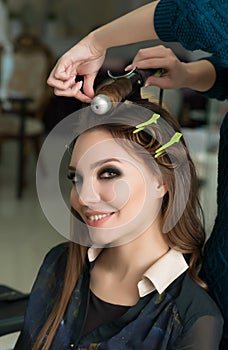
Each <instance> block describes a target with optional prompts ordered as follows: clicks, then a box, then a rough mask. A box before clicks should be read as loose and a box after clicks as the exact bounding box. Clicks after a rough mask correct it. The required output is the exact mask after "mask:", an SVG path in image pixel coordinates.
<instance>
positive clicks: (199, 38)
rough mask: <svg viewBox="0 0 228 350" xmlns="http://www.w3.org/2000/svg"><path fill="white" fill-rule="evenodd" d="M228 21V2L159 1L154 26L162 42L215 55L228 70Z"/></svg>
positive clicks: (207, 0)
mask: <svg viewBox="0 0 228 350" xmlns="http://www.w3.org/2000/svg"><path fill="white" fill-rule="evenodd" d="M227 18H228V1H227V0H216V1H214V0H200V1H199V0H160V2H159V3H158V5H157V7H156V10H155V16H154V26H155V30H156V32H157V35H158V37H159V38H160V39H161V40H162V41H178V42H180V43H181V44H182V45H183V46H184V47H185V48H186V49H188V50H197V49H200V50H203V51H206V52H210V53H214V54H215V55H216V57H217V58H218V59H219V60H220V63H221V64H225V65H227V66H228V31H227Z"/></svg>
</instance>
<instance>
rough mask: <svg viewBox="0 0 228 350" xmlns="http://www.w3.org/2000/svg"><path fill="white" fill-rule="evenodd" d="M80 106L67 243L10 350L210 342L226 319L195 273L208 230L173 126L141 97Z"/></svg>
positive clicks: (47, 264)
mask: <svg viewBox="0 0 228 350" xmlns="http://www.w3.org/2000/svg"><path fill="white" fill-rule="evenodd" d="M80 113H81V119H80V118H79V124H80V123H84V124H85V125H86V124H87V128H86V127H85V125H84V127H81V131H79V132H76V134H75V135H76V138H75V140H74V141H73V142H72V145H71V146H72V147H71V150H72V152H71V160H70V164H69V169H68V178H69V179H70V180H71V181H72V189H71V194H70V204H71V208H72V216H71V219H72V231H73V232H72V237H71V238H72V241H71V242H69V243H66V244H62V245H60V246H57V247H55V248H53V249H52V250H51V252H49V253H48V255H47V256H46V258H45V260H44V263H43V265H42V267H41V269H40V272H39V274H38V277H37V279H36V282H35V284H34V287H33V290H32V293H31V297H30V301H29V305H28V309H27V313H26V318H25V325H24V329H23V331H22V333H21V335H20V338H19V340H18V343H17V345H16V347H15V350H22V349H23V350H30V349H33V350H39V349H42V350H47V349H49V350H56V349H70V348H75V349H81V350H82V349H83V350H84V349H87V350H91V349H100V350H106V349H107V350H108V349H109V350H116V349H118V350H129V349H135V350H136V349H137V350H138V349H140V350H148V349H150V350H158V349H164V350H165V349H169V350H174V349H175V350H180V349H185V348H189V349H192V350H199V349H200V350H215V349H217V348H218V344H219V342H220V338H221V334H222V324H223V321H222V317H221V315H220V312H219V310H218V308H217V306H216V305H215V303H214V302H213V301H212V299H211V298H210V297H209V295H208V294H207V291H206V285H205V283H204V282H203V281H202V280H201V279H200V278H199V277H198V275H197V271H198V268H199V265H200V260H201V252H202V247H203V245H204V240H205V235H204V230H203V227H202V224H201V221H200V217H199V214H200V207H199V202H198V197H197V178H196V173H195V169H194V165H193V162H192V160H191V158H190V155H189V153H188V150H187V148H186V145H185V142H184V139H183V137H182V135H181V133H180V129H179V125H178V124H177V122H176V120H175V119H174V118H173V117H172V116H171V115H170V114H169V113H168V112H167V111H166V110H164V109H162V108H161V107H160V106H158V105H156V104H153V103H149V102H146V101H143V100H142V101H137V103H136V104H120V105H118V106H117V107H116V108H113V110H112V111H111V112H110V113H109V114H108V115H106V116H104V117H103V119H99V118H100V117H94V115H93V112H92V111H91V110H90V109H89V112H88V109H87V110H86V109H84V110H82V111H81V112H80ZM79 126H80V125H79ZM208 330H209V331H208Z"/></svg>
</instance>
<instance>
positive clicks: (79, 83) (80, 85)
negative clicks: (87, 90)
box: [76, 80, 83, 89]
mask: <svg viewBox="0 0 228 350" xmlns="http://www.w3.org/2000/svg"><path fill="white" fill-rule="evenodd" d="M76 84H77V85H78V88H79V89H81V88H82V85H83V81H82V80H80V81H78V82H77V83H76Z"/></svg>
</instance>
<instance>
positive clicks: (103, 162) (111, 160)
mask: <svg viewBox="0 0 228 350" xmlns="http://www.w3.org/2000/svg"><path fill="white" fill-rule="evenodd" d="M109 162H118V163H121V161H120V160H119V159H117V158H107V159H102V160H98V161H97V162H95V163H93V164H91V166H90V168H91V169H94V168H96V167H97V166H100V165H103V164H105V163H109ZM68 170H69V171H74V172H75V171H76V167H74V166H72V165H69V166H68Z"/></svg>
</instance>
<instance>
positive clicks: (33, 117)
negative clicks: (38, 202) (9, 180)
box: [0, 34, 54, 198]
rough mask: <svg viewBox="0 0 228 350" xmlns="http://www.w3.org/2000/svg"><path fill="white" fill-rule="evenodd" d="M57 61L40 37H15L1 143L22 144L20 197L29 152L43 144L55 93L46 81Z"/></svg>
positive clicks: (0, 123) (0, 128)
mask: <svg viewBox="0 0 228 350" xmlns="http://www.w3.org/2000/svg"><path fill="white" fill-rule="evenodd" d="M53 64H54V59H53V55H52V53H51V51H50V50H49V48H48V47H47V46H46V45H44V44H43V43H42V42H41V41H40V40H39V39H38V38H37V37H35V36H33V35H31V34H22V35H20V36H19V37H18V38H17V39H16V40H15V43H14V71H13V75H12V77H11V79H10V82H9V85H8V90H9V95H8V101H7V103H3V102H2V103H1V107H2V108H1V116H0V144H1V143H3V142H6V141H9V140H15V141H18V142H19V146H20V147H21V157H19V162H20V163H19V164H18V176H19V177H20V178H19V179H18V189H17V196H18V197H19V198H20V197H21V196H22V189H23V183H25V182H26V181H25V172H24V167H25V164H26V158H25V157H26V154H27V153H28V150H29V151H30V150H31V144H33V146H34V150H35V153H36V156H38V153H39V150H40V147H41V142H42V137H43V135H44V123H43V115H44V111H45V108H46V106H47V104H48V101H49V99H50V97H51V95H52V90H51V89H50V88H49V87H48V85H47V83H46V80H47V77H48V75H49V73H50V70H51V68H52V67H53ZM23 98H24V100H23ZM22 122H23V128H21V126H22ZM22 129H23V130H22ZM26 150H27V152H26ZM20 158H21V159H20Z"/></svg>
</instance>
